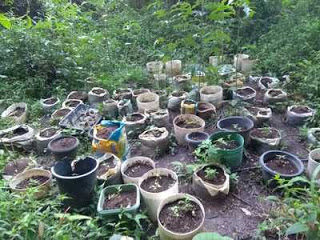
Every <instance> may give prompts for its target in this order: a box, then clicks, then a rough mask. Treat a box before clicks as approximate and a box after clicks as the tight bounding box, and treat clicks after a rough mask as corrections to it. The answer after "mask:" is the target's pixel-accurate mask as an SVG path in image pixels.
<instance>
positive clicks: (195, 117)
mask: <svg viewBox="0 0 320 240" xmlns="http://www.w3.org/2000/svg"><path fill="white" fill-rule="evenodd" d="M190 117H191V118H193V119H196V121H197V122H199V123H200V125H201V126H200V127H198V128H188V130H195V129H196V130H197V129H202V128H204V127H205V126H206V122H205V121H204V120H203V119H202V118H200V117H198V116H197V115H194V114H180V115H178V116H176V117H175V118H174V119H173V126H174V128H177V129H187V128H182V127H179V126H178V125H177V123H176V121H177V120H178V119H180V118H190Z"/></svg>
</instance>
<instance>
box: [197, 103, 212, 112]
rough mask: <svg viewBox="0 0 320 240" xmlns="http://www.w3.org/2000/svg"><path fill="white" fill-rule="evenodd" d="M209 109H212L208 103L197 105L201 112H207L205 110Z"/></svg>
mask: <svg viewBox="0 0 320 240" xmlns="http://www.w3.org/2000/svg"><path fill="white" fill-rule="evenodd" d="M208 109H210V106H209V105H208V104H206V103H199V104H198V105H197V110H199V111H205V110H208Z"/></svg>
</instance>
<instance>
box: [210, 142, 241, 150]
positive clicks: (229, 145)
mask: <svg viewBox="0 0 320 240" xmlns="http://www.w3.org/2000/svg"><path fill="white" fill-rule="evenodd" d="M213 144H214V145H215V147H216V148H219V149H221V150H232V149H236V148H238V147H239V146H240V144H239V143H238V142H237V141H235V140H224V141H214V142H213Z"/></svg>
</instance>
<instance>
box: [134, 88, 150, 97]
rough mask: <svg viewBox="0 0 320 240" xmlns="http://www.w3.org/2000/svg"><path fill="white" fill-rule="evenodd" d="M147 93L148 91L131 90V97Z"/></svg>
mask: <svg viewBox="0 0 320 240" xmlns="http://www.w3.org/2000/svg"><path fill="white" fill-rule="evenodd" d="M147 92H149V91H148V89H137V90H133V95H136V96H137V95H140V94H142V93H147Z"/></svg>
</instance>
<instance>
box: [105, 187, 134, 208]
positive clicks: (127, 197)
mask: <svg viewBox="0 0 320 240" xmlns="http://www.w3.org/2000/svg"><path fill="white" fill-rule="evenodd" d="M136 201H137V192H136V191H131V192H121V190H120V192H119V193H112V194H108V195H107V196H106V198H105V200H104V203H103V209H118V208H130V207H131V206H133V205H135V204H136Z"/></svg>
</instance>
